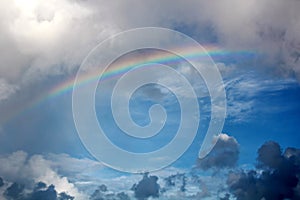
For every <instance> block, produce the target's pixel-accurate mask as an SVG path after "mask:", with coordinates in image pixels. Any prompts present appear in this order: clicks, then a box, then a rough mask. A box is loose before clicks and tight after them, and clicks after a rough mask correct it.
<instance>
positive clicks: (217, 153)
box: [197, 134, 240, 170]
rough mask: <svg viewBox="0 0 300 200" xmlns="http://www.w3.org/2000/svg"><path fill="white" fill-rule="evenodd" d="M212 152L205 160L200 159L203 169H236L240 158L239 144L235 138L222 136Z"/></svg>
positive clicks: (200, 166)
mask: <svg viewBox="0 0 300 200" xmlns="http://www.w3.org/2000/svg"><path fill="white" fill-rule="evenodd" d="M217 140H218V141H217V143H216V145H215V146H214V148H213V149H212V151H211V152H210V153H209V154H208V155H207V156H206V157H205V158H203V159H198V161H197V166H198V167H199V168H201V169H204V170H207V169H211V168H213V169H223V168H230V167H234V166H235V165H236V164H237V161H238V158H239V152H240V151H239V144H238V142H237V141H236V139H235V138H234V137H231V136H228V135H227V134H220V136H219V137H218V139H217Z"/></svg>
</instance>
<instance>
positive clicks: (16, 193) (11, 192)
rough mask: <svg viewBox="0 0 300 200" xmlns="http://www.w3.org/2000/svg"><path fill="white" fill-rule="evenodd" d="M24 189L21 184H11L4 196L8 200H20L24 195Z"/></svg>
mask: <svg viewBox="0 0 300 200" xmlns="http://www.w3.org/2000/svg"><path fill="white" fill-rule="evenodd" d="M24 188H25V186H24V185H22V184H18V183H13V184H11V186H9V187H8V188H7V189H6V190H5V192H4V196H5V197H6V198H7V199H8V200H13V199H22V196H23V195H24V194H23V192H24Z"/></svg>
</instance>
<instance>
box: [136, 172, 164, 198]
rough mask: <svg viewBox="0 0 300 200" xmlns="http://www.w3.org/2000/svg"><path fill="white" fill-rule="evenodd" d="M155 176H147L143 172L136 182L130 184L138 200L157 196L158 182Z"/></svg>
mask: <svg viewBox="0 0 300 200" xmlns="http://www.w3.org/2000/svg"><path fill="white" fill-rule="evenodd" d="M157 180H158V177H157V176H148V174H147V173H146V174H144V177H143V179H142V180H141V181H140V182H139V183H138V184H134V185H133V186H132V190H133V191H134V196H135V197H136V198H137V199H138V200H145V199H147V198H148V197H154V198H156V197H159V188H160V186H159V184H158V183H157Z"/></svg>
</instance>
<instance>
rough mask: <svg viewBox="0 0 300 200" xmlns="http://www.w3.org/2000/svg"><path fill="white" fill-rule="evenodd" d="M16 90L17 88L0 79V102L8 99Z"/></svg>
mask: <svg viewBox="0 0 300 200" xmlns="http://www.w3.org/2000/svg"><path fill="white" fill-rule="evenodd" d="M16 90H17V87H16V86H14V85H12V84H9V83H8V82H7V81H6V80H5V79H1V78H0V101H2V100H5V99H8V98H9V97H10V96H11V95H12V94H14V93H15V92H16Z"/></svg>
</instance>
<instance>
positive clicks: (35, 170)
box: [0, 151, 85, 199]
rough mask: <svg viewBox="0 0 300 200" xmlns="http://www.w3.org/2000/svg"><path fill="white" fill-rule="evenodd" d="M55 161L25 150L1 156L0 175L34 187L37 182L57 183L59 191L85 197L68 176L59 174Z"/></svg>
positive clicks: (80, 197)
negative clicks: (30, 153)
mask: <svg viewBox="0 0 300 200" xmlns="http://www.w3.org/2000/svg"><path fill="white" fill-rule="evenodd" d="M51 165H53V162H52V161H51V160H46V159H45V158H44V157H43V156H41V155H33V156H29V155H28V154H27V153H25V152H23V151H18V152H15V153H12V154H10V155H8V156H3V155H2V156H1V157H0V176H2V178H3V179H4V180H6V181H8V182H16V183H19V184H21V185H25V186H26V187H27V188H32V187H33V185H34V184H35V183H36V182H40V181H42V182H44V183H45V184H47V185H51V184H53V185H55V187H56V191H57V192H59V193H60V192H67V193H68V194H70V195H72V196H75V197H76V199H85V195H83V194H82V193H80V192H79V191H78V189H77V188H76V187H75V185H74V184H73V183H71V182H70V181H69V180H68V178H67V177H63V176H61V175H59V174H58V173H57V172H56V171H55V170H54V169H53V168H52V167H51Z"/></svg>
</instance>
